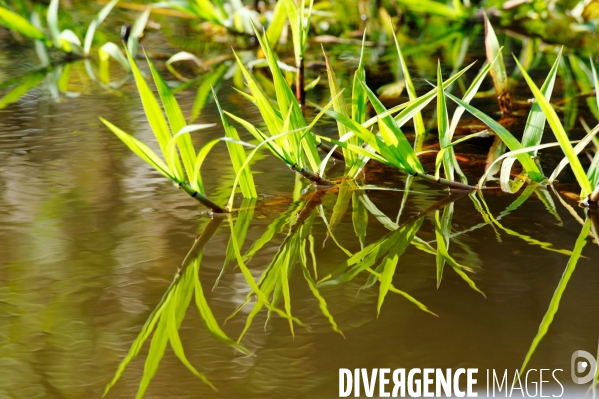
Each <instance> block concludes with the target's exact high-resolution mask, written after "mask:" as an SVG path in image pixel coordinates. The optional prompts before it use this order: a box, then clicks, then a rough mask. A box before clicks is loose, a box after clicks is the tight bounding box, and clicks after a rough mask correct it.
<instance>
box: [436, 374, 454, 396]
mask: <svg viewBox="0 0 599 399" xmlns="http://www.w3.org/2000/svg"><path fill="white" fill-rule="evenodd" d="M435 383H436V384H437V390H436V391H437V397H441V387H443V392H445V396H447V397H448V398H449V397H450V396H451V369H447V377H445V376H444V375H443V370H441V369H437V370H436V372H435Z"/></svg>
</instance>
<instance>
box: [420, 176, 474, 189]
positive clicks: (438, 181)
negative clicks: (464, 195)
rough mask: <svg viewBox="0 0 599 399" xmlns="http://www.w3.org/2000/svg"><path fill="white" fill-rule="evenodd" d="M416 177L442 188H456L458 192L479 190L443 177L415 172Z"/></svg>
mask: <svg viewBox="0 0 599 399" xmlns="http://www.w3.org/2000/svg"><path fill="white" fill-rule="evenodd" d="M414 177H419V178H421V179H424V180H427V181H430V182H432V183H436V184H440V185H442V186H446V187H449V188H454V189H456V190H466V191H474V190H478V188H477V187H474V186H470V185H468V184H464V183H459V182H457V181H452V180H447V179H443V178H442V177H439V178H436V177H434V176H431V175H427V174H425V173H418V172H415V173H414Z"/></svg>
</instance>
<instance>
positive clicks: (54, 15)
mask: <svg viewBox="0 0 599 399" xmlns="http://www.w3.org/2000/svg"><path fill="white" fill-rule="evenodd" d="M58 2H59V0H51V1H50V5H49V6H48V11H47V12H46V22H47V23H48V29H50V37H52V41H53V42H54V46H56V48H59V49H61V48H62V44H61V43H60V29H58Z"/></svg>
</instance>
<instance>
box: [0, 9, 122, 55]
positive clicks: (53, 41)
mask: <svg viewBox="0 0 599 399" xmlns="http://www.w3.org/2000/svg"><path fill="white" fill-rule="evenodd" d="M116 3H118V0H112V1H110V2H109V3H108V4H106V5H105V6H104V7H103V8H102V10H100V12H99V13H98V14H97V15H96V16H95V18H94V19H93V21H92V22H91V23H90V25H89V27H88V28H87V32H86V34H85V38H84V40H83V44H82V43H81V39H80V38H79V36H77V35H76V34H75V32H73V31H72V30H70V29H64V30H61V29H60V27H59V26H58V6H59V0H51V1H50V4H49V6H48V9H47V12H46V24H47V30H48V33H46V32H44V30H43V29H42V28H41V26H40V24H39V18H38V17H37V14H35V13H32V21H33V22H30V21H28V20H27V19H26V18H24V17H22V16H21V15H19V14H17V13H15V12H13V11H11V10H9V9H8V8H6V7H0V25H3V26H5V27H6V28H8V29H10V30H12V31H14V32H17V33H19V34H21V35H23V36H25V37H27V38H29V39H31V40H34V41H35V42H36V43H41V44H42V45H43V47H42V49H43V50H42V51H44V52H45V48H54V49H57V50H60V51H63V52H65V53H67V54H77V55H81V56H85V57H87V56H89V54H90V51H91V46H92V42H93V39H94V35H95V33H96V30H97V28H98V26H99V25H100V24H101V23H102V22H103V21H104V20H105V19H106V17H107V16H108V14H110V12H111V11H112V9H113V7H114V6H115V5H116ZM39 51H40V49H38V52H39Z"/></svg>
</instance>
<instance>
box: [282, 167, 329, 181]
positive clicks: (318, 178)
mask: <svg viewBox="0 0 599 399" xmlns="http://www.w3.org/2000/svg"><path fill="white" fill-rule="evenodd" d="M291 170H295V171H296V172H297V173H299V174H300V175H302V176H303V177H305V178H306V179H308V180H310V181H312V182H314V184H316V185H317V186H330V185H332V184H333V183H331V181H330V180H328V179H325V178H324V177H322V176H321V175H319V174H318V173H314V172H312V171H311V170H310V169H306V168H300V167H299V166H297V165H293V166H292V167H291Z"/></svg>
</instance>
